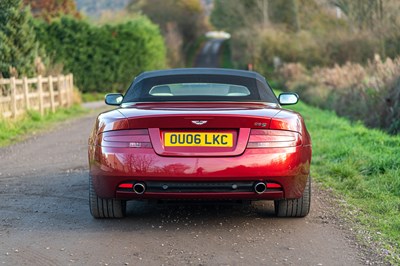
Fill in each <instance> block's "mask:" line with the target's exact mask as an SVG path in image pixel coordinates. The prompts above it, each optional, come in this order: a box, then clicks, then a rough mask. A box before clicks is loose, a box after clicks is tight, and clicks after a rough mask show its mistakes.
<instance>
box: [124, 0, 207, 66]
mask: <svg viewBox="0 0 400 266" xmlns="http://www.w3.org/2000/svg"><path fill="white" fill-rule="evenodd" d="M128 9H129V10H130V11H131V12H134V13H135V12H142V13H143V14H145V15H147V16H148V17H149V18H150V19H151V20H152V21H153V22H154V23H156V24H158V25H159V26H160V29H161V32H162V34H163V36H164V38H165V43H166V46H167V47H168V58H169V64H170V65H172V66H181V65H182V64H183V63H184V59H185V58H182V56H181V55H182V54H183V52H184V51H186V49H188V47H189V46H190V45H192V43H193V42H195V41H196V39H197V38H198V37H199V36H201V35H202V34H203V33H204V32H205V31H206V29H207V25H206V23H205V14H204V10H203V7H202V5H201V3H200V0H131V2H130V4H129V6H128Z"/></svg>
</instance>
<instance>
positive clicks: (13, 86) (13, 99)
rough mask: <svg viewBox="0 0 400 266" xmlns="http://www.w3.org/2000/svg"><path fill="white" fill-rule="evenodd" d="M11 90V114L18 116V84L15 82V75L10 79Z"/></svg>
mask: <svg viewBox="0 0 400 266" xmlns="http://www.w3.org/2000/svg"><path fill="white" fill-rule="evenodd" d="M10 90H11V116H12V117H13V118H15V117H16V116H17V95H16V94H17V85H16V83H15V77H11V79H10Z"/></svg>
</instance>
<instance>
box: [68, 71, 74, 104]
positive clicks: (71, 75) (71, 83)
mask: <svg viewBox="0 0 400 266" xmlns="http://www.w3.org/2000/svg"><path fill="white" fill-rule="evenodd" d="M69 75H70V91H71V93H70V96H71V97H70V106H72V104H73V103H74V74H72V73H71V74H69Z"/></svg>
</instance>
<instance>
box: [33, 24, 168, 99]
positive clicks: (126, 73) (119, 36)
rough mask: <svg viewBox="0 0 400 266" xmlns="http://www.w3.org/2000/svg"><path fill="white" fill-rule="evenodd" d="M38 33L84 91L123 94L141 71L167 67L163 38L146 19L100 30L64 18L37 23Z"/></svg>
mask: <svg viewBox="0 0 400 266" xmlns="http://www.w3.org/2000/svg"><path fill="white" fill-rule="evenodd" d="M36 33H37V36H38V38H39V40H40V42H41V43H42V44H44V46H45V48H46V50H47V53H48V54H49V55H50V56H51V57H52V58H53V60H54V61H55V62H56V63H61V64H63V65H64V70H65V71H67V72H72V73H73V74H74V77H75V83H76V85H77V86H78V87H79V88H80V89H81V90H82V91H83V92H93V91H98V92H100V91H111V90H114V91H122V90H124V89H125V88H126V87H127V86H128V85H129V84H130V82H131V81H132V79H133V77H134V76H135V75H137V74H139V73H140V72H142V71H145V70H151V69H159V68H163V67H165V47H164V42H163V39H162V37H161V35H160V32H159V29H158V27H157V26H155V25H154V24H152V23H151V22H150V21H149V20H148V19H147V18H145V17H139V18H136V19H134V20H132V21H128V22H126V23H123V24H117V25H104V26H101V27H96V26H92V25H90V24H89V23H87V22H85V21H81V20H75V19H73V18H70V17H62V18H60V19H58V20H55V21H53V22H51V23H50V24H47V23H44V22H39V23H37V25H36Z"/></svg>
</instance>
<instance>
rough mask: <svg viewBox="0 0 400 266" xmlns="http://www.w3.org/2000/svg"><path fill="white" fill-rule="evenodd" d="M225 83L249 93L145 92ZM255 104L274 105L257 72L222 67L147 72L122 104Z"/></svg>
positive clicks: (130, 89)
mask: <svg viewBox="0 0 400 266" xmlns="http://www.w3.org/2000/svg"><path fill="white" fill-rule="evenodd" d="M177 82H178V83H192V82H197V83H225V84H236V85H242V86H244V87H246V88H248V89H249V91H250V94H249V95H247V96H240V97H239V96H238V97H234V98H233V97H216V96H211V95H210V96H204V97H193V96H189V95H188V96H178V95H176V96H175V95H174V96H171V97H168V98H166V97H163V96H152V95H150V93H149V91H150V89H151V88H152V87H153V86H157V85H164V84H173V83H177ZM166 100H167V101H242V102H243V101H257V102H269V103H276V104H277V103H278V101H277V99H276V96H275V94H274V93H273V91H272V89H271V88H270V86H269V85H268V83H267V82H266V80H265V78H264V77H263V76H261V75H260V74H259V73H257V72H253V71H244V70H236V69H224V68H176V69H166V70H155V71H147V72H143V73H142V74H140V75H138V76H137V77H136V78H135V80H134V81H133V83H132V84H131V86H130V87H129V89H128V91H127V92H126V94H125V96H124V99H123V101H122V103H128V102H149V101H150V102H152V101H166Z"/></svg>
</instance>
